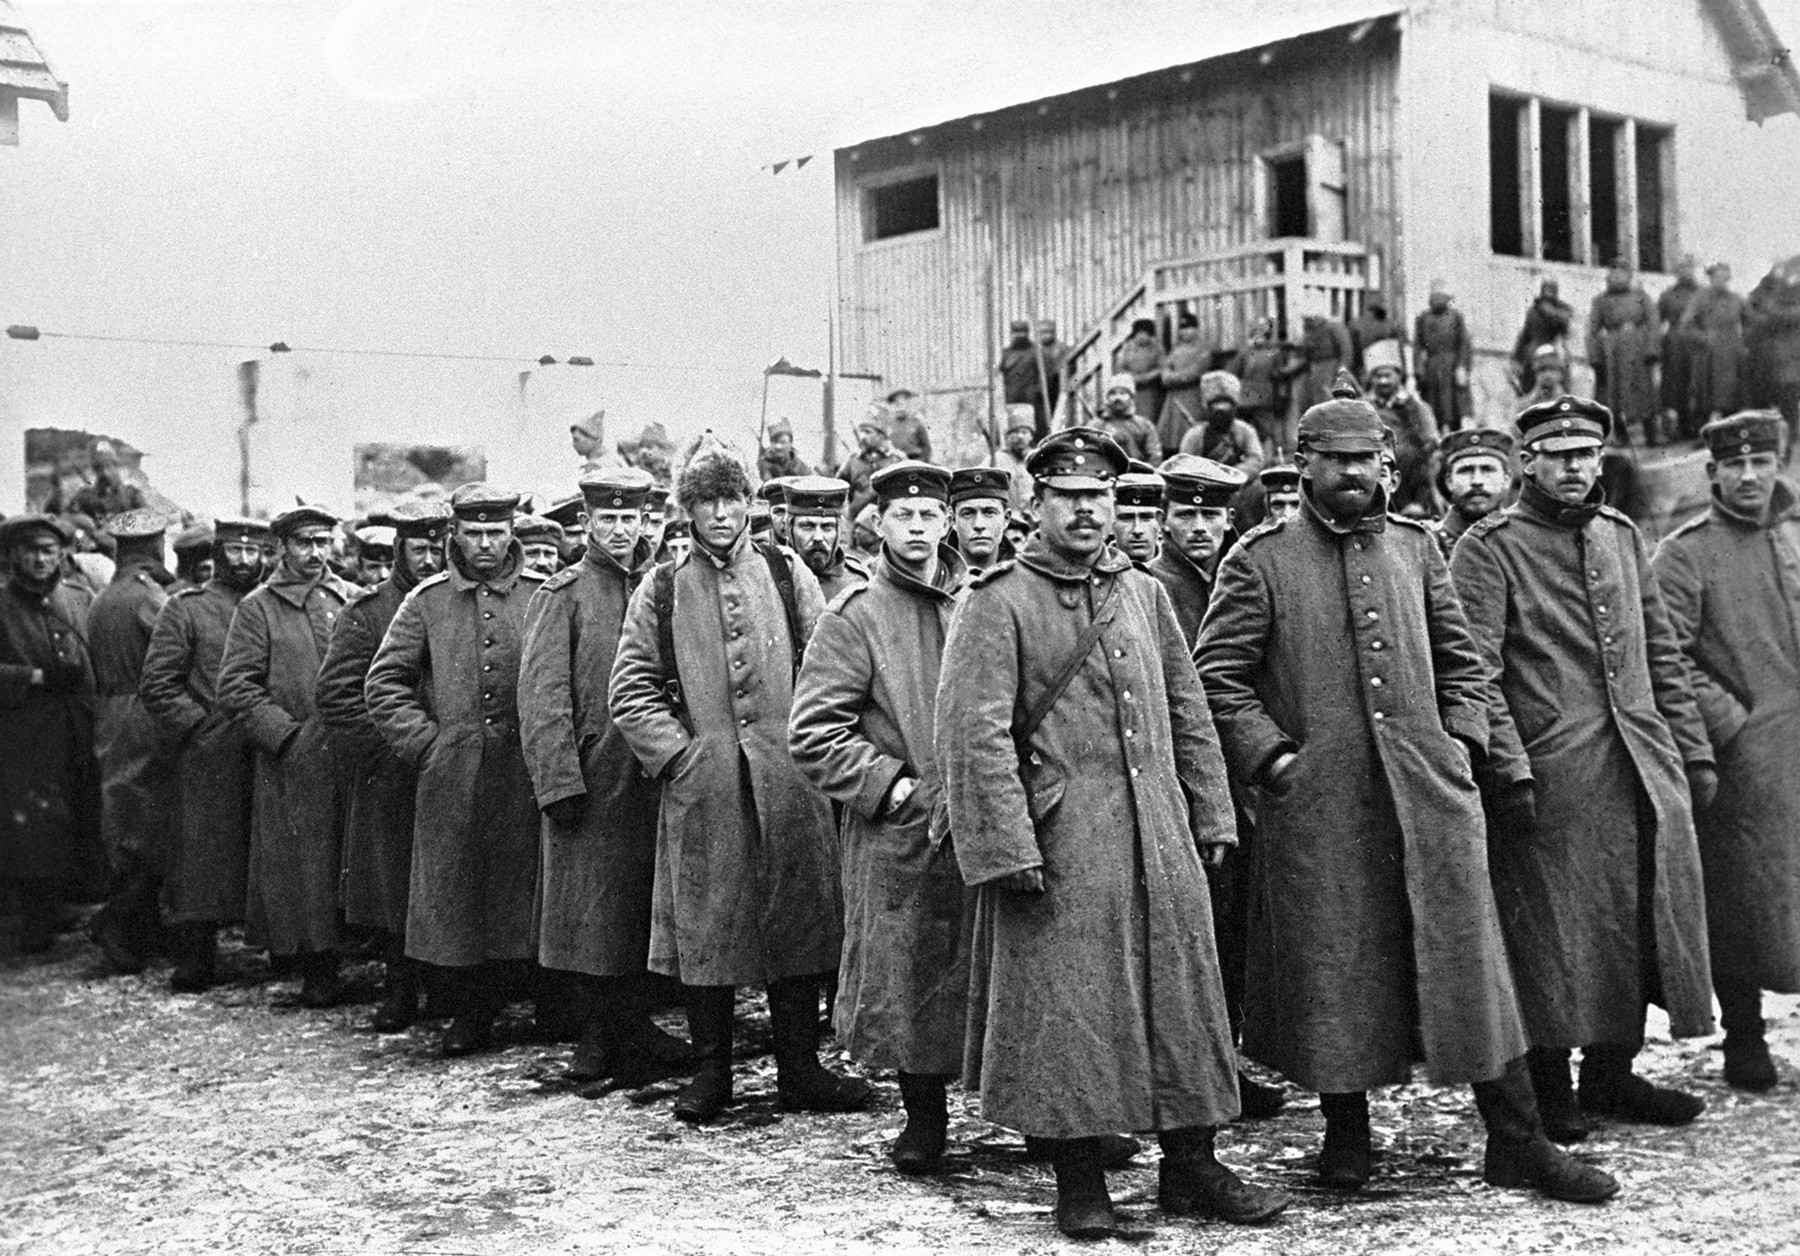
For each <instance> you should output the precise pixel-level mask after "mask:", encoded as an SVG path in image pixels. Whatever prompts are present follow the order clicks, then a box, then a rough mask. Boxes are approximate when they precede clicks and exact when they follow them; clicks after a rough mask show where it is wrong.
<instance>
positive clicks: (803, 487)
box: [781, 464, 904, 519]
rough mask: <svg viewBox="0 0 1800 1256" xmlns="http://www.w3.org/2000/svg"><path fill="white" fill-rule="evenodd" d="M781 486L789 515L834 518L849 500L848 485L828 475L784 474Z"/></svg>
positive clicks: (841, 512) (842, 510)
mask: <svg viewBox="0 0 1800 1256" xmlns="http://www.w3.org/2000/svg"><path fill="white" fill-rule="evenodd" d="M902 465H904V464H902ZM874 478H877V479H878V478H879V474H877V476H876V477H874ZM781 488H782V494H783V498H784V500H785V501H786V503H787V512H788V514H789V515H790V516H792V515H829V516H831V517H832V518H833V519H835V518H837V517H838V516H839V515H841V514H843V513H844V507H845V506H846V505H848V504H849V502H850V486H849V485H848V484H846V483H844V482H843V481H842V480H834V479H832V478H831V477H830V476H828V475H785V476H782V477H781Z"/></svg>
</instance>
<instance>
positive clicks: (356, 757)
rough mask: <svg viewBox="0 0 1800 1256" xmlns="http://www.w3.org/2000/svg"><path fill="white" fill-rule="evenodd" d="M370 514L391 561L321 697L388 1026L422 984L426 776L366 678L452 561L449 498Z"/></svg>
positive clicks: (360, 910) (334, 643) (349, 908)
mask: <svg viewBox="0 0 1800 1256" xmlns="http://www.w3.org/2000/svg"><path fill="white" fill-rule="evenodd" d="M371 522H373V523H375V524H376V525H377V526H383V527H390V528H392V529H393V530H394V566H393V570H392V571H391V572H390V573H389V574H388V577H387V578H386V579H385V580H383V581H381V583H379V584H377V585H375V586H373V587H372V588H368V589H364V590H363V591H362V592H361V593H360V594H358V595H357V598H356V600H355V601H353V602H352V603H350V605H349V607H348V608H346V609H345V611H344V614H343V616H342V617H341V618H340V619H339V620H338V624H337V628H336V629H334V630H333V631H332V634H331V645H330V646H329V647H328V648H327V649H326V651H325V661H324V663H322V664H321V665H320V667H319V691H318V704H319V716H320V718H322V719H323V720H324V721H325V728H326V732H327V734H328V736H329V737H330V740H331V746H332V750H333V751H334V752H335V753H336V754H337V757H338V764H339V771H340V773H341V776H342V780H343V788H344V796H345V817H344V896H343V897H344V922H345V923H346V924H350V925H355V926H357V927H358V928H363V929H370V930H373V931H374V932H375V935H376V936H377V937H378V938H379V939H380V942H381V953H382V960H383V965H382V967H383V973H382V986H381V1003H380V1005H379V1006H377V1007H376V1009H375V1016H374V1019H373V1021H372V1022H371V1025H372V1028H374V1029H375V1030H376V1031H377V1032H378V1033H384V1034H389V1033H398V1032H399V1031H400V1030H402V1029H405V1028H406V1027H407V1026H408V1025H410V1024H412V1023H413V1019H414V1018H415V1017H416V1016H418V1014H419V995H420V993H421V991H422V989H423V986H424V981H423V974H422V973H421V972H420V970H419V967H418V965H417V964H416V963H415V962H414V961H412V960H409V959H407V957H406V905H407V891H408V887H409V886H410V884H411V880H412V843H413V822H414V819H415V816H414V809H413V808H414V795H415V793H416V792H417V790H418V787H419V776H418V773H417V772H415V771H414V770H413V769H412V767H410V766H409V765H408V764H407V763H406V762H405V761H404V760H403V759H401V758H400V757H399V756H398V755H396V754H395V753H394V752H393V751H392V750H390V749H389V748H388V744H387V741H386V739H384V738H383V737H382V735H381V732H380V730H379V729H377V728H376V727H375V721H374V720H373V719H371V718H370V717H369V708H368V704H367V703H366V702H365V701H364V698H363V685H364V682H365V681H366V680H367V679H368V675H369V667H370V665H371V664H372V663H374V661H375V651H376V650H377V649H379V648H380V646H381V640H382V638H383V637H385V636H386V635H387V630H388V625H389V624H390V623H392V622H393V620H394V616H395V615H396V614H398V613H399V610H400V603H401V602H402V601H403V600H404V599H405V597H406V595H407V594H408V593H410V592H412V590H413V589H414V588H416V587H418V585H419V582H420V581H422V580H429V579H430V578H431V577H432V576H435V575H436V574H437V573H438V572H440V571H442V570H443V569H444V538H445V536H446V535H448V533H449V531H450V507H449V506H448V505H446V504H445V503H444V502H441V501H436V502H401V503H400V504H399V505H397V506H395V507H394V509H393V510H392V511H390V512H386V513H383V514H378V515H375V516H374V517H373V519H372V520H371Z"/></svg>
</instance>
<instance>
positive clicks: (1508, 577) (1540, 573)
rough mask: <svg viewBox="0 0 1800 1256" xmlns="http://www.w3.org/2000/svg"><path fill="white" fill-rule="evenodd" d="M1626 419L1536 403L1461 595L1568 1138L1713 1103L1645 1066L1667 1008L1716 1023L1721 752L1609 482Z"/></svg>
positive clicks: (1496, 836)
mask: <svg viewBox="0 0 1800 1256" xmlns="http://www.w3.org/2000/svg"><path fill="white" fill-rule="evenodd" d="M1611 425H1612V415H1611V414H1610V413H1609V412H1608V411H1607V409H1606V407H1604V406H1602V405H1600V404H1598V403H1597V402H1593V401H1587V400H1584V399H1581V398H1578V397H1568V396H1565V397H1562V398H1560V399H1557V400H1554V401H1545V402H1540V403H1538V404H1537V405H1534V406H1532V407H1531V408H1530V409H1528V410H1526V411H1525V413H1523V414H1522V415H1520V416H1519V429H1520V432H1521V434H1522V438H1521V453H1520V463H1521V467H1522V470H1523V473H1524V476H1525V482H1524V487H1523V489H1522V490H1521V493H1520V497H1519V500H1518V502H1516V503H1515V504H1514V505H1512V506H1509V507H1507V508H1506V509H1505V510H1503V511H1499V512H1497V513H1495V514H1491V515H1489V516H1488V517H1487V518H1485V519H1483V520H1482V521H1481V522H1480V523H1478V524H1476V525H1475V526H1474V527H1472V528H1470V529H1469V530H1468V531H1467V532H1465V533H1463V538H1462V540H1460V541H1458V542H1457V543H1456V552H1455V555H1454V558H1453V559H1452V565H1453V567H1454V571H1455V577H1456V588H1457V592H1458V593H1459V594H1460V595H1461V597H1462V602H1463V606H1464V608H1465V609H1466V611H1467V613H1468V617H1469V622H1470V626H1471V627H1472V628H1473V629H1474V631H1475V637H1476V640H1477V641H1478V642H1479V643H1480V645H1481V651H1482V654H1483V656H1484V658H1485V660H1486V664H1487V672H1488V675H1489V678H1490V684H1489V694H1488V706H1489V716H1490V718H1491V720H1492V724H1493V731H1492V732H1491V734H1490V743H1489V752H1488V759H1487V763H1486V765H1485V768H1484V781H1483V784H1484V786H1485V787H1486V789H1487V791H1488V794H1489V807H1490V811H1491V812H1492V814H1493V828H1494V830H1495V831H1494V833H1493V836H1492V840H1491V841H1490V842H1489V844H1488V849H1489V856H1488V862H1489V866H1490V869H1491V871H1492V875H1493V880H1494V889H1495V894H1496V897H1497V898H1498V900H1499V903H1500V913H1501V920H1502V922H1503V923H1504V925H1505V928H1506V943H1507V950H1508V952H1509V954H1510V955H1511V958H1512V966H1513V973H1514V975H1515V976H1516V978H1517V980H1518V983H1519V994H1520V1001H1521V1005H1522V1007H1523V1010H1524V1013H1525V1032H1526V1036H1527V1037H1528V1038H1529V1039H1530V1041H1531V1047H1532V1053H1531V1071H1532V1080H1533V1082H1534V1083H1535V1085H1536V1086H1537V1091H1538V1098H1539V1102H1540V1104H1541V1105H1542V1106H1543V1109H1544V1114H1545V1115H1544V1119H1545V1124H1546V1125H1547V1126H1549V1127H1550V1130H1551V1133H1552V1135H1553V1136H1554V1137H1557V1138H1558V1139H1559V1140H1561V1141H1568V1142H1572V1141H1575V1140H1577V1139H1579V1138H1583V1137H1585V1136H1586V1134H1587V1126H1586V1124H1585V1123H1584V1121H1583V1118H1582V1116H1581V1113H1580V1112H1579V1111H1577V1109H1576V1104H1575V1100H1574V1097H1573V1096H1572V1094H1571V1092H1570V1087H1569V1065H1568V1060H1569V1050H1570V1048H1572V1047H1578V1046H1579V1047H1582V1048H1583V1052H1582V1061H1581V1099H1580V1107H1581V1108H1583V1109H1586V1110H1587V1111H1589V1112H1594V1113H1599V1114H1603V1115H1609V1116H1616V1117H1621V1118H1623V1119H1626V1120H1638V1121H1650V1122H1655V1123H1658V1124H1667V1125H1680V1124H1685V1123H1686V1122H1688V1121H1691V1120H1693V1119H1694V1118H1695V1117H1696V1116H1698V1115H1699V1114H1700V1112H1701V1110H1702V1108H1703V1107H1704V1106H1705V1105H1704V1104H1702V1103H1701V1101H1700V1100H1699V1099H1698V1098H1696V1097H1694V1096H1691V1095H1687V1094H1684V1093H1682V1092H1680V1091H1675V1090H1665V1089H1661V1088H1658V1087H1654V1086H1652V1085H1651V1084H1650V1083H1649V1082H1648V1081H1645V1080H1644V1079H1643V1078H1641V1077H1638V1076H1637V1075H1636V1074H1634V1073H1633V1072H1632V1071H1631V1061H1632V1057H1634V1056H1635V1055H1636V1054H1637V1053H1638V1050H1639V1049H1640V1048H1641V1047H1642V1046H1643V1041H1644V1010H1645V1004H1646V1003H1649V1002H1658V1003H1661V1004H1662V1005H1663V1006H1664V1007H1665V1008H1667V1009H1668V1012H1669V1026H1670V1029H1671V1031H1672V1032H1673V1033H1674V1034H1675V1036H1676V1037H1681V1038H1687V1037H1694V1036H1697V1035H1701V1034H1710V1033H1711V1032H1712V1031H1713V1019H1712V995H1711V990H1710V989H1709V980H1708V972H1707V948H1706V908H1705V901H1704V895H1703V890H1702V887H1701V877H1700V857H1699V852H1698V849H1697V847H1696V845H1695V838H1694V819H1693V811H1694V808H1693V804H1692V801H1691V799H1690V790H1691V792H1692V795H1693V797H1697V798H1699V799H1700V801H1702V802H1705V801H1706V800H1707V798H1708V797H1709V796H1710V794H1711V792H1712V791H1713V790H1714V789H1716V788H1717V777H1716V775H1715V772H1714V768H1713V752H1712V747H1711V746H1710V745H1709V744H1708V742H1707V739H1706V728H1705V725H1704V724H1702V722H1701V720H1700V713H1699V711H1698V710H1697V709H1696V707H1695V705H1694V697H1693V693H1692V691H1691V690H1690V688H1689V683H1688V667H1687V665H1686V663H1685V661H1684V660H1683V659H1682V657H1681V650H1680V647H1679V645H1678V644H1677V641H1676V638H1675V632H1674V628H1673V627H1672V625H1671V624H1670V622H1669V615H1668V611H1667V609H1666V608H1665V607H1664V605H1663V600H1662V596H1661V594H1660V593H1658V591H1657V586H1656V578H1655V576H1654V575H1652V574H1651V571H1650V555H1649V552H1648V550H1647V549H1646V548H1645V546H1644V539H1643V537H1642V536H1640V535H1639V534H1638V530H1637V528H1636V527H1635V526H1634V525H1633V524H1632V522H1631V520H1630V519H1628V518H1626V516H1625V515H1623V514H1622V513H1620V512H1619V511H1617V510H1614V509H1613V508H1612V507H1610V506H1608V505H1606V504H1605V498H1604V494H1603V493H1602V492H1601V490H1600V489H1599V487H1598V477H1599V474H1600V465H1601V463H1600V452H1601V445H1602V442H1603V441H1604V440H1605V438H1606V435H1607V433H1608V432H1609V430H1610V429H1611Z"/></svg>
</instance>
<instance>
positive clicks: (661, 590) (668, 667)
mask: <svg viewBox="0 0 1800 1256" xmlns="http://www.w3.org/2000/svg"><path fill="white" fill-rule="evenodd" d="M650 599H651V603H652V604H653V605H654V607H655V609H656V652H657V654H658V655H659V656H660V657H661V659H662V667H663V684H662V687H663V696H664V697H666V698H667V699H668V700H669V706H670V707H672V708H673V709H674V712H675V718H676V719H678V720H680V721H681V726H682V727H683V728H685V729H687V731H688V734H689V735H690V736H692V735H693V732H694V726H693V723H692V721H690V720H689V719H688V710H687V699H686V697H685V696H684V695H683V694H682V692H681V671H680V668H679V666H678V665H677V664H676V662H675V564H674V563H672V562H669V563H658V564H657V566H656V570H655V571H654V572H652V573H651V576H650Z"/></svg>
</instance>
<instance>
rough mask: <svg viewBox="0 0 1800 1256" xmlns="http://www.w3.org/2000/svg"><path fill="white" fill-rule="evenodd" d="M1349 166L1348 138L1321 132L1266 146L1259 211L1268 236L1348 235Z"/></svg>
mask: <svg viewBox="0 0 1800 1256" xmlns="http://www.w3.org/2000/svg"><path fill="white" fill-rule="evenodd" d="M1344 167H1345V159H1344V146H1343V144H1342V143H1339V142H1337V141H1335V140H1328V139H1326V138H1325V137H1324V136H1322V135H1309V136H1307V137H1306V138H1305V139H1304V140H1301V141H1298V142H1296V143H1292V144H1283V145H1281V146H1280V147H1278V148H1272V149H1269V150H1267V151H1266V152H1264V153H1263V154H1262V182H1261V185H1260V187H1259V188H1258V190H1257V195H1258V196H1259V197H1260V202H1259V207H1258V216H1259V217H1260V218H1261V219H1262V222H1263V230H1264V231H1265V232H1267V233H1268V235H1269V238H1271V239H1282V238H1285V237H1290V236H1304V237H1308V238H1310V239H1314V240H1329V241H1332V242H1334V243H1341V242H1342V241H1343V240H1345V239H1346V238H1347V232H1348V230H1349V198H1348V195H1347V192H1348V188H1347V184H1346V181H1345V175H1344Z"/></svg>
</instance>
